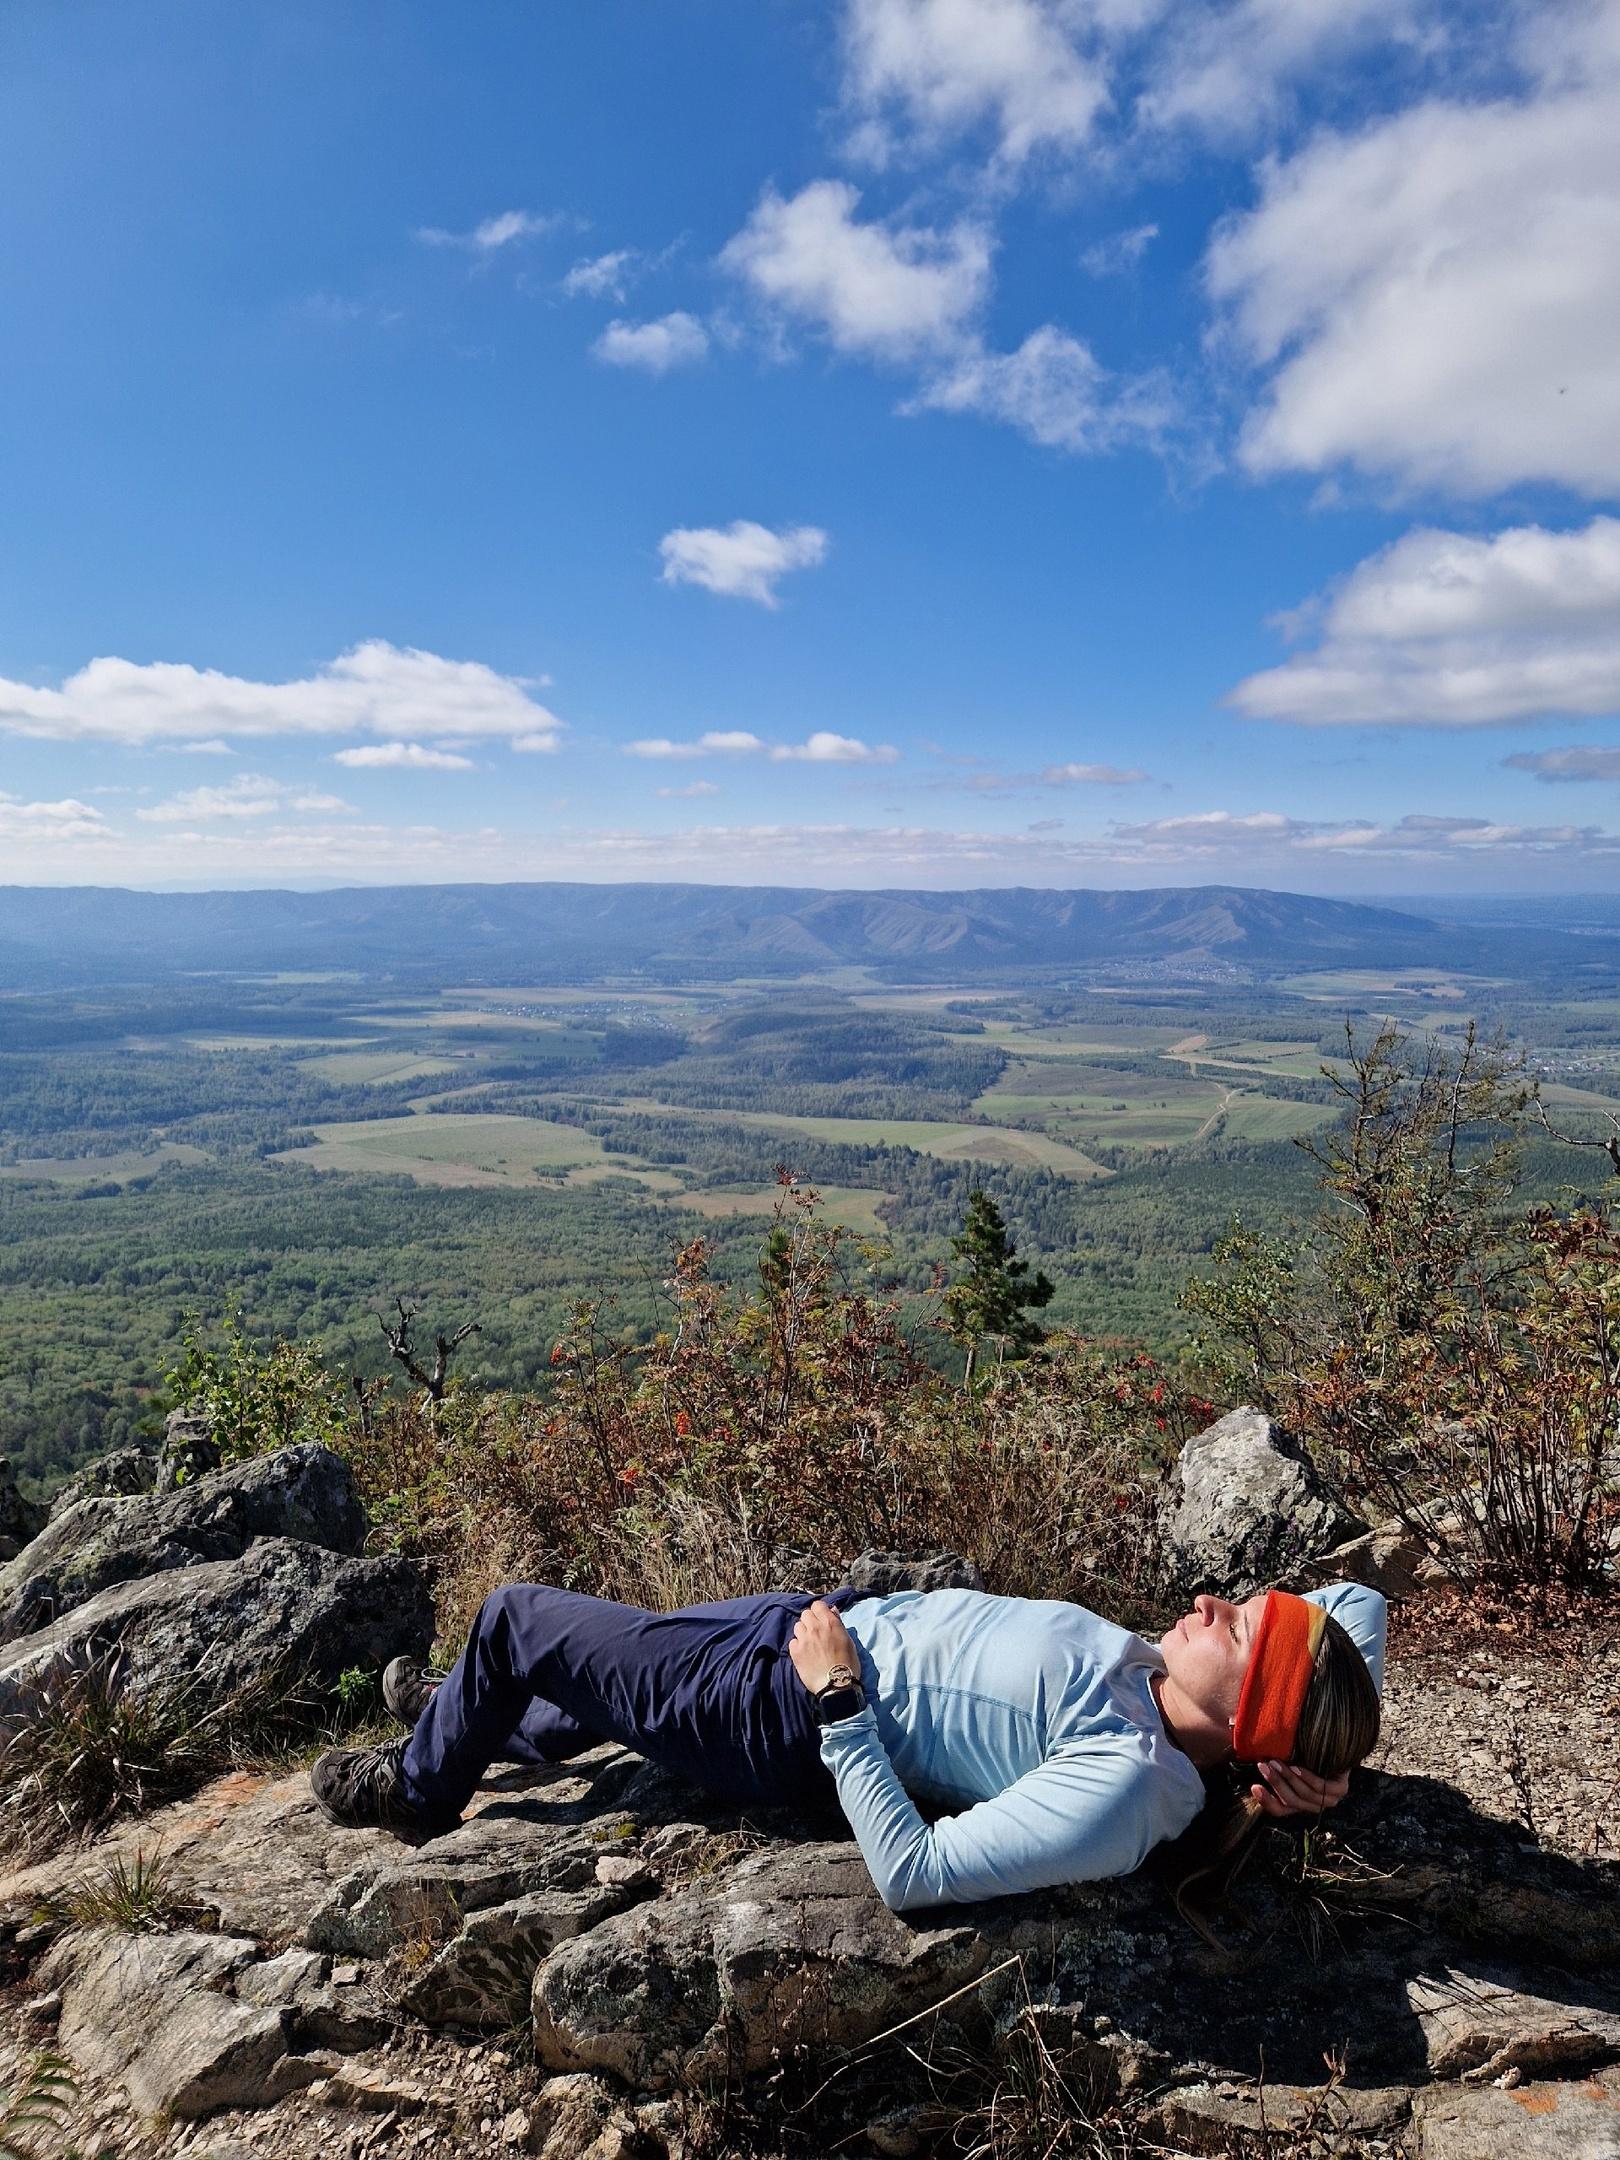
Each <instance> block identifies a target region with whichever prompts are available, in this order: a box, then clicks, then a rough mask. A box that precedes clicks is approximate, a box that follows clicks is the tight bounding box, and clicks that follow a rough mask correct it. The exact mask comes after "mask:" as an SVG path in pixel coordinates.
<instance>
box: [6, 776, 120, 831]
mask: <svg viewBox="0 0 1620 2160" xmlns="http://www.w3.org/2000/svg"><path fill="white" fill-rule="evenodd" d="M107 834H108V825H107V820H106V818H105V817H104V816H103V815H102V813H101V812H100V811H99V810H98V809H96V808H95V806H94V805H93V804H91V803H87V802H80V801H79V800H78V798H77V797H76V796H72V795H65V796H63V797H62V798H61V799H60V800H59V801H57V802H24V801H23V800H22V799H21V797H20V796H16V795H11V794H8V793H7V792H6V790H5V789H4V788H0V840H15V841H19V842H24V841H30V840H105V839H106V837H107Z"/></svg>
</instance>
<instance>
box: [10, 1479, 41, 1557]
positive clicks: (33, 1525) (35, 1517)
mask: <svg viewBox="0 0 1620 2160" xmlns="http://www.w3.org/2000/svg"><path fill="white" fill-rule="evenodd" d="M44 1524H45V1510H44V1509H43V1508H42V1507H41V1506H40V1505H39V1504H38V1502H37V1501H34V1500H29V1499H27V1498H26V1497H25V1496H24V1495H23V1493H22V1492H21V1491H20V1490H19V1489H18V1485H17V1474H16V1472H15V1471H14V1470H13V1469H12V1467H11V1464H10V1462H9V1461H8V1460H7V1458H6V1457H5V1456H4V1455H0V1561H3V1560H10V1559H13V1558H14V1557H15V1556H16V1555H17V1554H18V1553H19V1552H21V1551H22V1549H23V1547H24V1546H25V1545H27V1544H28V1543H29V1541H30V1540H31V1539H33V1538H36V1537H38V1535H39V1533H40V1531H41V1530H42V1529H43V1528H44Z"/></svg>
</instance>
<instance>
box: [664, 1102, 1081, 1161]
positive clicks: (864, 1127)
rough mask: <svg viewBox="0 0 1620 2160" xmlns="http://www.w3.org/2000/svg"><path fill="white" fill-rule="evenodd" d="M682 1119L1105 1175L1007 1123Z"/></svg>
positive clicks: (709, 1114) (711, 1114)
mask: <svg viewBox="0 0 1620 2160" xmlns="http://www.w3.org/2000/svg"><path fill="white" fill-rule="evenodd" d="M623 1107H624V1108H625V1109H627V1110H667V1109H668V1108H669V1107H670V1106H669V1105H668V1104H666V1103H661V1102H659V1101H657V1100H656V1099H654V1098H653V1097H650V1096H649V1097H634V1098H632V1099H631V1100H630V1101H628V1102H626V1103H625V1104H624V1105H623ZM681 1115H682V1116H683V1117H694V1118H704V1119H713V1120H715V1121H717V1122H721V1123H724V1124H727V1125H741V1126H743V1127H745V1128H746V1129H748V1130H751V1131H756V1132H780V1133H783V1134H791V1133H803V1134H804V1135H805V1136H806V1137H807V1138H808V1139H811V1140H830V1141H833V1142H835V1143H841V1144H843V1145H845V1146H853V1147H901V1148H915V1149H916V1150H917V1152H918V1154H919V1155H937V1156H938V1157H939V1158H940V1159H941V1160H942V1161H945V1162H983V1163H1008V1164H1013V1165H1016V1166H1017V1167H1019V1168H1021V1169H1026V1170H1055V1171H1056V1172H1057V1173H1058V1174H1059V1175H1060V1176H1061V1177H1068V1178H1079V1179H1085V1178H1099V1177H1106V1176H1107V1175H1108V1172H1107V1170H1106V1169H1105V1168H1104V1167H1103V1165H1102V1164H1101V1163H1096V1162H1093V1161H1092V1160H1091V1158H1090V1157H1089V1156H1088V1155H1085V1154H1083V1153H1082V1152H1081V1151H1080V1149H1079V1148H1077V1147H1073V1146H1071V1145H1070V1144H1069V1142H1068V1141H1066V1140H1061V1139H1054V1138H1053V1137H1052V1136H1051V1135H1050V1134H1048V1133H1038V1132H1024V1131H1021V1130H1019V1129H1017V1128H1016V1127H1013V1126H1010V1125H966V1124H951V1123H948V1122H945V1121H942V1120H939V1119H934V1118H857V1117H849V1118H844V1117H794V1116H791V1115H786V1114H783V1115H778V1114H777V1113H775V1112H772V1111H764V1110H701V1109H699V1110H682V1112H681Z"/></svg>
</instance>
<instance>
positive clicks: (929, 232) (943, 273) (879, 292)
mask: <svg viewBox="0 0 1620 2160" xmlns="http://www.w3.org/2000/svg"><path fill="white" fill-rule="evenodd" d="M860 199H861V198H860V193H859V190H858V189H856V188H853V187H851V186H850V185H849V183H848V182H847V181H843V180H813V181H811V182H810V184H809V185H808V186H807V187H804V188H801V189H800V191H799V193H798V194H797V195H794V196H791V197H788V198H784V197H782V196H780V195H778V194H777V193H776V192H775V190H774V189H767V190H766V192H765V193H764V194H763V195H762V196H761V197H760V200H759V202H758V203H757V204H756V205H755V207H754V210H753V213H752V215H751V216H750V217H749V220H748V223H747V224H746V225H745V226H744V227H743V229H742V231H741V232H739V233H737V234H736V235H735V236H734V237H733V238H732V239H731V240H729V241H728V242H727V243H726V246H725V248H724V249H723V250H722V252H721V256H720V260H721V263H722V265H723V266H724V267H725V268H726V269H728V270H731V271H734V272H735V273H736V274H737V275H738V276H739V277H741V278H743V279H744V280H745V281H746V282H747V283H748V285H749V286H750V287H751V288H752V290H753V291H754V292H755V294H757V296H758V297H759V298H760V299H761V300H763V301H764V302H766V303H767V305H769V306H770V307H773V308H775V309H777V310H779V311H780V312H781V313H782V314H784V315H786V316H789V317H791V318H793V319H795V320H797V321H800V322H804V323H808V324H809V325H810V326H811V327H813V328H814V329H816V330H819V331H820V332H822V333H823V334H824V335H825V336H826V337H827V338H828V339H829V340H830V342H831V343H832V344H833V345H834V346H835V347H836V348H837V349H838V350H839V351H840V352H847V353H864V354H867V355H875V356H877V357H881V358H885V359H906V358H910V357H913V356H915V355H917V354H920V353H921V354H925V353H927V352H928V351H929V350H931V349H938V348H940V347H949V346H950V345H952V344H954V343H955V342H956V341H957V340H958V339H959V338H960V337H961V335H962V331H963V326H964V324H965V323H966V322H967V321H968V320H969V318H971V317H972V316H973V315H974V314H975V313H976V312H977V310H978V309H979V307H980V306H981V304H982V302H983V300H984V297H985V294H986V291H987V289H988V285H989V277H990V242H989V239H988V237H987V236H986V234H985V232H984V231H983V229H982V228H981V227H980V226H978V225H976V224H971V223H960V224H957V225H953V226H952V227H951V228H950V229H949V230H948V231H944V232H941V231H937V230H936V229H935V228H933V227H932V226H926V225H898V224H893V223H884V222H882V221H881V220H877V219H870V220H868V221H867V222H865V223H861V222H860V221H859V220H857V218H856V216H855V211H856V207H857V205H858V204H859V202H860Z"/></svg>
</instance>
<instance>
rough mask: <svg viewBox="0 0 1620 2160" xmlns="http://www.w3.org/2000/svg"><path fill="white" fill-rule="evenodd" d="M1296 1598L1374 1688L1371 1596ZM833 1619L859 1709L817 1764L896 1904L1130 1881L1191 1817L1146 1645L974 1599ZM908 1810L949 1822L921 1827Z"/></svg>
mask: <svg viewBox="0 0 1620 2160" xmlns="http://www.w3.org/2000/svg"><path fill="white" fill-rule="evenodd" d="M1308 1595H1309V1596H1310V1597H1311V1599H1312V1600H1313V1602H1314V1603H1316V1604H1318V1605H1322V1606H1325V1607H1326V1609H1327V1611H1328V1612H1329V1613H1331V1614H1332V1616H1333V1617H1334V1619H1336V1620H1337V1621H1339V1622H1340V1624H1341V1625H1342V1626H1343V1627H1344V1628H1345V1630H1346V1631H1347V1633H1348V1634H1349V1635H1350V1637H1351V1639H1352V1641H1353V1642H1354V1643H1355V1645H1356V1647H1357V1648H1358V1649H1359V1650H1360V1651H1361V1654H1362V1655H1363V1657H1365V1658H1366V1660H1367V1664H1368V1668H1369V1670H1370V1671H1371V1673H1372V1676H1373V1681H1374V1684H1375V1685H1376V1686H1377V1687H1378V1689H1379V1691H1380V1692H1382V1689H1383V1674H1384V1626H1385V1618H1386V1607H1385V1603H1384V1600H1383V1598H1382V1597H1381V1596H1380V1595H1379V1594H1378V1592H1377V1591H1376V1590H1369V1589H1366V1588H1365V1587H1364V1586H1363V1585H1361V1584H1360V1583H1336V1584H1334V1585H1333V1586H1332V1588H1330V1589H1326V1590H1313V1591H1311V1592H1309V1593H1308ZM843 1618H844V1624H845V1625H846V1627H847V1628H848V1629H849V1632H850V1634H851V1635H852V1636H853V1638H854V1640H855V1644H856V1647H857V1649H858V1650H859V1653H860V1659H861V1668H862V1678H863V1680H864V1681H865V1685H866V1707H865V1708H864V1709H862V1710H861V1711H859V1712H858V1713H857V1714H856V1715H855V1716H854V1717H851V1718H844V1719H842V1720H840V1721H839V1722H838V1723H837V1724H835V1725H829V1726H827V1727H826V1728H825V1729H824V1731H823V1733H822V1735H821V1756H822V1760H823V1762H825V1763H826V1765H827V1767H828V1769H829V1770H830V1771H831V1772H832V1774H833V1777H834V1778H835V1780H836V1781H837V1785H838V1798H839V1802H840V1804H841V1806H842V1807H843V1810H844V1814H845V1815H846V1817H847V1818H848V1821H849V1825H850V1828H851V1829H852V1830H853V1831H854V1833H855V1837H856V1840H857V1842H858V1843H859V1845H860V1848H861V1852H862V1855H863V1856H864V1858H865V1860H866V1864H867V1866H868V1867H869V1868H870V1869H871V1871H872V1880H873V1881H874V1882H875V1883H876V1884H877V1887H878V1891H879V1893H880V1895H881V1896H882V1898H883V1901H884V1903H885V1904H886V1905H889V1906H891V1907H893V1909H894V1910H895V1911H897V1912H905V1911H909V1910H912V1909H915V1908H917V1907H919V1906H927V1905H962V1904H972V1903H974V1902H976V1901H977V1900H979V1899H981V1898H992V1897H1005V1896H1008V1895H1009V1894H1011V1893H1013V1892H1016V1891H1022V1890H1043V1889H1050V1888H1052V1887H1053V1886H1054V1885H1056V1884H1058V1883H1068V1882H1085V1881H1091V1880H1095V1879H1096V1878H1098V1877H1101V1876H1105V1875H1128V1874H1129V1873H1130V1872H1131V1870H1132V1869H1133V1868H1135V1867H1138V1866H1140V1864H1141V1862H1142V1861H1143V1860H1144V1859H1145V1858H1146V1856H1147V1854H1148V1853H1149V1852H1150V1851H1151V1850H1152V1848H1153V1847H1154V1846H1155V1845H1157V1844H1159V1843H1161V1842H1162V1841H1163V1840H1164V1839H1167V1838H1173V1837H1177V1836H1179V1835H1180V1833H1181V1832H1182V1831H1183V1830H1185V1829H1186V1827H1187V1825H1188V1824H1189V1823H1190V1822H1191V1821H1192V1819H1193V1817H1194V1816H1195V1815H1196V1814H1197V1813H1198V1811H1199V1809H1200V1808H1201V1807H1202V1806H1203V1804H1204V1783H1203V1779H1202V1778H1201V1777H1200V1776H1199V1773H1198V1771H1197V1769H1196V1767H1195V1766H1194V1765H1193V1763H1192V1762H1191V1761H1190V1760H1189V1758H1188V1757H1187V1756H1186V1755H1184V1754H1183V1753H1182V1752H1181V1750H1180V1749H1179V1748H1178V1747H1177V1746H1176V1745H1175V1743H1174V1742H1173V1741H1172V1740H1171V1738H1170V1736H1169V1734H1168V1733H1167V1732H1166V1730H1165V1726H1164V1720H1163V1718H1162V1717H1161V1716H1160V1714H1159V1708H1158V1705H1157V1703H1156V1702H1155V1701H1154V1698H1153V1692H1152V1682H1153V1680H1154V1679H1155V1677H1156V1676H1158V1675H1160V1674H1162V1673H1163V1672H1164V1670H1165V1663H1164V1657H1163V1655H1162V1653H1161V1652H1160V1651H1159V1649H1158V1648H1157V1646H1156V1645H1155V1644H1153V1643H1149V1642H1145V1641H1144V1640H1143V1639H1142V1637H1141V1636H1140V1635H1132V1634H1130V1633H1128V1632H1127V1630H1126V1629H1124V1628H1120V1627H1115V1626H1113V1625H1112V1624H1111V1623H1110V1622H1109V1621H1107V1620H1102V1619H1099V1618H1098V1616H1097V1615H1096V1614H1095V1613H1091V1612H1087V1611H1086V1609H1085V1607H1084V1606H1081V1605H1069V1604H1063V1603H1059V1602H1057V1601H1055V1600H1054V1601H1047V1600H1035V1599H1029V1598H1005V1597H990V1596H987V1595H986V1594H985V1593H984V1592H982V1591H976V1590H932V1591H926V1592H922V1591H904V1592H901V1593H900V1594H898V1595H896V1596H893V1597H879V1598H868V1599H862V1600H861V1601H860V1602H859V1603H857V1604H855V1605H852V1606H850V1607H849V1609H848V1610H847V1611H846V1612H845V1613H844V1616H843ZM917 1800H921V1801H923V1802H924V1803H925V1804H926V1805H928V1806H929V1807H930V1808H931V1809H951V1810H954V1811H955V1812H952V1813H950V1814H947V1815H945V1816H943V1817H942V1819H941V1820H939V1821H936V1822H927V1821H925V1820H924V1818H923V1816H922V1814H921V1813H920V1812H919V1810H918V1808H917V1805H916V1801H917Z"/></svg>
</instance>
